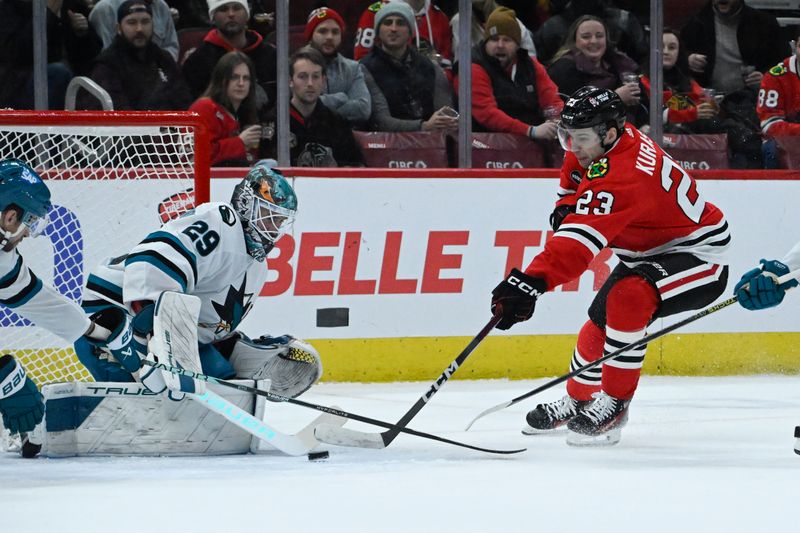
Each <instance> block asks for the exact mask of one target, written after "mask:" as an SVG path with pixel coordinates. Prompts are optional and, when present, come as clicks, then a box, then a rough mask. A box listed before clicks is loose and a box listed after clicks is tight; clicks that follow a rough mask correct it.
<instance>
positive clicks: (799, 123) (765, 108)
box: [756, 36, 800, 137]
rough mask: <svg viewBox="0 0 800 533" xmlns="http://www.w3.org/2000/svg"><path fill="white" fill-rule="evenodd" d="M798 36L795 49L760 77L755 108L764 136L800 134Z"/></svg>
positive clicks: (799, 50)
mask: <svg viewBox="0 0 800 533" xmlns="http://www.w3.org/2000/svg"><path fill="white" fill-rule="evenodd" d="M798 54H800V36H798V37H797V39H796V40H795V53H794V54H793V55H791V56H789V57H787V58H786V59H784V60H783V61H781V62H780V63H778V64H777V65H775V66H774V67H772V68H771V69H769V72H767V74H766V75H765V76H764V77H763V78H762V80H761V89H760V90H759V91H758V105H757V106H756V112H758V118H759V119H760V120H761V132H762V133H763V134H764V136H766V137H777V136H779V135H800V68H799V67H800V65H798Z"/></svg>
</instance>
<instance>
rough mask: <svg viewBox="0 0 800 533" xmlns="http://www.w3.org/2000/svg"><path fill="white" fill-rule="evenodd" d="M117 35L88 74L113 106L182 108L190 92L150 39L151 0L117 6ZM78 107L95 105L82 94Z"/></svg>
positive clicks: (168, 58)
mask: <svg viewBox="0 0 800 533" xmlns="http://www.w3.org/2000/svg"><path fill="white" fill-rule="evenodd" d="M117 21H118V22H117V36H116V37H115V38H114V40H113V41H111V45H110V46H109V47H108V48H106V49H105V50H103V51H102V52H101V53H100V55H99V56H98V57H97V59H96V60H95V64H94V68H93V69H92V73H91V75H90V77H91V78H92V79H93V80H94V81H95V82H97V84H98V85H100V86H101V87H103V88H104V89H105V90H106V91H107V92H108V94H109V95H110V96H111V100H112V101H113V102H114V109H116V110H136V111H152V110H159V111H169V110H184V109H187V108H188V107H189V105H190V104H191V103H192V96H191V94H190V92H189V88H188V87H187V86H186V82H185V81H184V79H183V75H182V74H181V71H180V69H179V68H178V65H177V63H176V62H175V60H174V59H173V58H172V56H171V55H170V54H169V53H168V52H167V51H166V50H163V49H162V48H160V47H159V46H157V45H156V44H155V43H154V42H153V15H152V4H150V3H148V2H146V1H145V0H125V1H124V2H123V3H122V4H120V6H119V8H118V9H117ZM81 103H82V107H88V108H99V105H98V102H97V100H96V99H94V98H91V99H88V98H87V97H83V98H82V99H81Z"/></svg>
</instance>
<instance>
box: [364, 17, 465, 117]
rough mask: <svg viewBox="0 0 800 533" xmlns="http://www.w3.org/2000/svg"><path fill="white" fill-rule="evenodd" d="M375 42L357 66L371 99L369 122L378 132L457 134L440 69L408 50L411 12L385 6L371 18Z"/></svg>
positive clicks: (412, 21)
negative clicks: (362, 68) (439, 132)
mask: <svg viewBox="0 0 800 533" xmlns="http://www.w3.org/2000/svg"><path fill="white" fill-rule="evenodd" d="M375 30H376V34H377V40H376V43H375V46H373V47H372V50H371V51H370V53H369V54H368V55H367V56H366V57H365V58H363V59H362V60H361V64H362V65H363V66H364V77H365V79H366V82H367V87H368V88H369V92H370V97H371V98H372V116H371V118H370V122H371V123H372V126H371V127H373V128H375V129H376V130H378V131H435V130H439V131H442V130H444V131H447V132H455V131H456V130H457V129H458V119H457V118H456V117H454V116H453V115H452V114H448V112H449V111H452V110H451V109H448V108H449V106H450V105H452V88H451V86H450V83H449V82H448V81H447V77H446V76H445V74H444V71H442V69H441V67H440V66H439V65H438V64H436V63H435V62H433V61H431V60H430V59H429V58H427V57H425V56H423V55H422V54H420V53H419V52H417V50H416V48H414V47H413V46H411V45H410V40H411V37H412V36H413V35H414V12H413V11H412V10H411V7H410V6H409V5H408V4H406V3H405V2H389V3H388V4H385V5H384V6H383V7H382V8H381V10H380V11H378V14H377V15H376V16H375Z"/></svg>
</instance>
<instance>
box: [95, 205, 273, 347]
mask: <svg viewBox="0 0 800 533" xmlns="http://www.w3.org/2000/svg"><path fill="white" fill-rule="evenodd" d="M266 276H267V267H266V264H265V263H264V262H262V261H257V260H255V259H253V257H252V256H251V255H250V254H248V252H247V248H246V245H245V237H244V231H243V228H242V221H241V220H240V218H239V216H238V215H237V213H236V212H235V211H234V209H233V208H232V207H231V206H230V204H227V203H223V202H213V203H207V204H203V205H201V206H199V207H198V208H197V209H195V210H194V211H190V212H189V213H187V214H185V215H183V216H182V217H180V218H178V219H175V220H172V221H170V222H168V223H167V224H165V225H164V226H162V227H161V229H159V230H158V231H155V232H153V233H151V234H149V235H148V236H147V237H145V239H144V240H142V241H141V242H140V243H139V244H138V245H136V247H134V248H133V249H132V250H131V251H130V253H128V255H126V256H122V257H116V258H112V259H109V260H107V261H104V263H103V264H102V265H101V266H100V267H98V268H97V269H96V270H95V271H94V272H93V273H92V274H90V275H89V278H88V280H87V285H86V291H85V292H84V301H83V307H84V309H86V310H87V311H88V312H91V311H92V309H93V307H98V308H99V307H102V306H105V305H107V304H108V303H109V302H110V303H114V304H116V305H123V306H125V307H126V308H128V309H129V310H130V309H131V304H132V303H133V302H137V301H150V302H155V301H156V300H157V299H158V296H159V295H160V294H161V293H162V292H164V291H177V292H182V293H186V294H192V295H195V296H197V297H199V298H200V300H201V302H202V305H201V308H200V327H199V331H198V340H199V341H200V342H201V343H209V342H214V341H217V340H221V339H223V338H225V337H228V336H229V335H230V334H231V333H232V332H234V331H235V330H236V328H237V327H238V326H239V324H240V323H241V321H242V319H243V318H244V317H245V316H246V315H247V313H248V312H249V311H250V309H251V307H252V306H253V303H254V302H255V300H256V298H257V297H258V293H259V291H260V290H261V287H262V286H263V284H264V281H265V280H266Z"/></svg>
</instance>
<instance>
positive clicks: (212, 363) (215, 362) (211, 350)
mask: <svg viewBox="0 0 800 533" xmlns="http://www.w3.org/2000/svg"><path fill="white" fill-rule="evenodd" d="M200 365H201V366H202V367H203V374H207V375H209V376H212V377H215V378H219V379H232V378H234V377H236V370H234V368H233V365H232V364H231V363H230V361H228V360H227V359H225V357H224V356H223V355H222V354H221V353H220V352H219V350H217V348H216V347H215V346H214V345H213V344H201V345H200Z"/></svg>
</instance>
